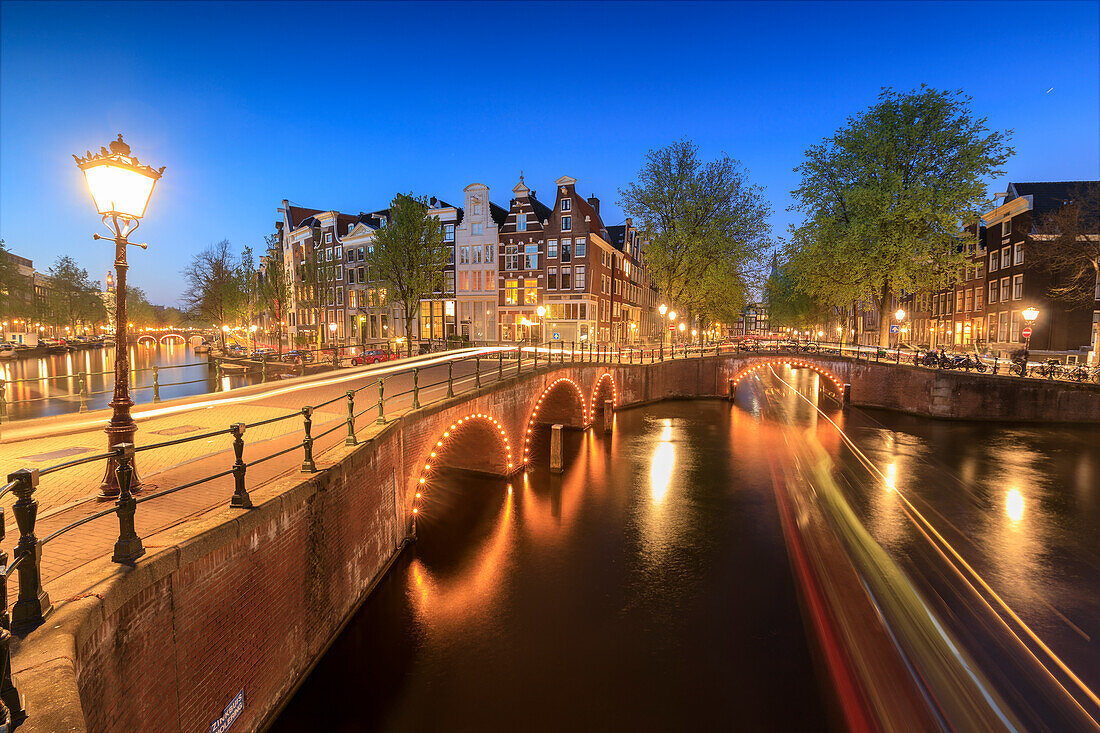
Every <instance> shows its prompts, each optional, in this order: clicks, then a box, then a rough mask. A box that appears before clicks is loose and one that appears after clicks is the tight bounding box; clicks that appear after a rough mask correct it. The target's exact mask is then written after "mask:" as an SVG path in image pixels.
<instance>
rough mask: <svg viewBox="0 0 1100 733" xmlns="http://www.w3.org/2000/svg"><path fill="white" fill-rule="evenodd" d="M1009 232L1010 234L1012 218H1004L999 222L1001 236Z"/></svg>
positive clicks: (1005, 235)
mask: <svg viewBox="0 0 1100 733" xmlns="http://www.w3.org/2000/svg"><path fill="white" fill-rule="evenodd" d="M1009 234H1012V220H1011V219H1005V220H1004V223H1002V224H1001V236H1002V237H1007V236H1008V235H1009Z"/></svg>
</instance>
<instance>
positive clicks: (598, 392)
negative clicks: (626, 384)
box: [588, 372, 619, 420]
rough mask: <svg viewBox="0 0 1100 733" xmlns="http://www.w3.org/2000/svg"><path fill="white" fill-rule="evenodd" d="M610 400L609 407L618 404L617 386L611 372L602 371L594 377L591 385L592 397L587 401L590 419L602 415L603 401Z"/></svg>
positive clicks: (614, 406)
mask: <svg viewBox="0 0 1100 733" xmlns="http://www.w3.org/2000/svg"><path fill="white" fill-rule="evenodd" d="M607 400H611V407H612V408H616V407H618V406H619V388H618V387H617V386H616V384H615V377H614V376H613V375H612V374H611V372H604V373H603V374H601V375H599V376H598V377H596V381H595V382H594V383H593V385H592V398H591V401H590V402H589V408H588V413H589V416H590V417H591V418H592V420H596V419H597V418H602V417H603V411H604V402H606V401H607Z"/></svg>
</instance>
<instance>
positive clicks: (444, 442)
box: [412, 412, 515, 517]
mask: <svg viewBox="0 0 1100 733" xmlns="http://www.w3.org/2000/svg"><path fill="white" fill-rule="evenodd" d="M422 460H423V462H422V463H420V464H419V465H420V467H421V468H420V478H419V479H417V483H416V493H415V495H414V496H413V507H412V513H413V515H414V517H415V516H416V515H417V514H419V513H420V505H421V503H422V502H423V500H424V494H425V493H426V491H427V489H428V487H429V486H430V482H431V478H432V473H433V471H434V470H435V469H437V468H441V467H443V466H448V467H451V468H463V469H467V470H474V471H482V472H484V471H486V470H488V471H489V472H490V473H499V474H501V475H507V474H510V473H511V472H512V471H513V469H514V465H515V460H514V459H513V458H512V441H511V440H510V439H509V438H508V432H507V431H506V430H505V429H504V426H503V425H502V424H501V422H500V420H497V419H496V418H495V417H493V416H492V415H489V414H487V413H484V412H475V413H470V414H469V415H465V416H463V417H460V418H459V419H457V420H455V421H454V422H453V423H451V426H450V427H449V428H447V429H445V430H444V431H443V434H442V435H439V436H437V438H436V439H435V440H434V441H432V442H430V443H429V444H428V447H427V449H426V450H425V451H424V456H423V459H422ZM493 469H498V470H493Z"/></svg>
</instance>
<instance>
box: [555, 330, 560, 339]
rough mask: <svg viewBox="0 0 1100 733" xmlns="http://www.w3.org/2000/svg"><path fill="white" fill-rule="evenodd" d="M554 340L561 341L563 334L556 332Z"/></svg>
mask: <svg viewBox="0 0 1100 733" xmlns="http://www.w3.org/2000/svg"><path fill="white" fill-rule="evenodd" d="M554 340H555V341H561V334H560V333H558V332H557V331H555V332H554Z"/></svg>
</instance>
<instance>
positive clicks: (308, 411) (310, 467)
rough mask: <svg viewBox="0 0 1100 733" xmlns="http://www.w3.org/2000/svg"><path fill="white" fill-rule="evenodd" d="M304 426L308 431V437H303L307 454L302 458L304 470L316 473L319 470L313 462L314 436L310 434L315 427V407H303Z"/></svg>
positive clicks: (303, 444)
mask: <svg viewBox="0 0 1100 733" xmlns="http://www.w3.org/2000/svg"><path fill="white" fill-rule="evenodd" d="M302 418H303V424H302V427H303V428H304V429H305V431H306V437H305V438H303V439H302V448H303V449H304V451H305V456H304V457H303V459H302V470H303V471H304V472H306V473H315V472H316V471H317V464H315V463H314V462H313V436H312V435H310V434H309V431H310V430H312V429H313V419H312V418H313V408H312V407H303V408H302Z"/></svg>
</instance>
